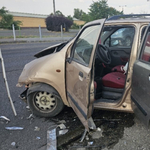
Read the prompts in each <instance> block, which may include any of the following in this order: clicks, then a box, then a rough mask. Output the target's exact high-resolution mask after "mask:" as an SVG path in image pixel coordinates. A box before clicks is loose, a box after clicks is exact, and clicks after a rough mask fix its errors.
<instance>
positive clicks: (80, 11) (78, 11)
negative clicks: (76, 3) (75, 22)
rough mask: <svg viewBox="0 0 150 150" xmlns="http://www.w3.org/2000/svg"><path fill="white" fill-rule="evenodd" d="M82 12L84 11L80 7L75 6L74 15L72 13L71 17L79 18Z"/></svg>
mask: <svg viewBox="0 0 150 150" xmlns="http://www.w3.org/2000/svg"><path fill="white" fill-rule="evenodd" d="M83 13H84V12H83V11H82V10H81V9H79V8H75V9H74V15H73V17H74V18H77V19H79V20H81V19H82V15H83Z"/></svg>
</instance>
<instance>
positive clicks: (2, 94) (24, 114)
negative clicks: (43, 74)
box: [0, 40, 150, 150]
mask: <svg viewBox="0 0 150 150" xmlns="http://www.w3.org/2000/svg"><path fill="white" fill-rule="evenodd" d="M59 42H60V41H59V40H57V41H48V42H46V41H44V42H38V41H36V42H31V41H30V42H27V43H11V44H10V43H7V44H6V43H3V44H1V45H0V48H1V50H2V55H3V58H4V63H5V68H6V75H7V80H8V84H9V87H10V93H11V96H12V100H13V103H14V105H15V108H16V111H17V116H16V117H15V116H14V114H13V111H12V108H11V105H10V102H9V99H8V97H7V92H6V88H5V83H4V79H3V76H2V68H1V65H0V116H6V117H7V118H9V119H10V122H6V121H3V120H2V119H0V150H13V149H18V150H46V145H47V131H48V130H50V129H51V128H52V127H53V126H54V125H55V123H54V122H53V121H54V119H55V120H58V121H60V120H65V121H66V122H67V123H68V126H69V124H71V123H72V130H73V131H76V130H78V128H77V127H78V126H81V127H83V126H82V124H81V123H80V122H79V121H78V123H77V120H78V118H77V117H76V115H75V114H73V115H71V114H72V113H73V111H72V110H71V111H70V110H69V111H70V112H68V111H63V112H61V114H60V115H59V116H58V117H54V118H53V119H51V118H47V119H46V118H39V117H33V118H32V117H31V118H28V117H29V116H30V115H31V112H30V111H29V110H28V109H27V108H26V106H27V105H26V103H25V102H23V101H22V100H20V98H19V97H18V95H19V94H20V93H21V92H22V91H23V90H24V89H25V88H24V87H21V88H18V87H16V84H17V81H18V77H19V75H20V73H21V71H22V69H23V67H24V65H25V64H26V63H28V62H30V61H31V60H33V59H35V58H34V54H35V53H37V52H39V51H41V50H42V49H44V48H46V47H48V46H51V45H54V44H57V43H59ZM96 115H97V118H95V119H100V120H107V119H108V120H109V119H110V118H112V120H113V119H116V118H117V117H119V116H120V117H119V120H120V121H118V122H117V125H115V126H114V127H113V126H112V123H113V121H110V122H109V121H107V122H103V121H102V122H100V123H99V125H98V126H97V127H99V128H100V129H101V130H100V132H99V133H100V135H99V139H96V140H97V141H96V140H94V139H90V140H87V139H86V141H85V142H84V143H83V144H82V143H80V142H79V139H76V141H74V143H72V144H70V146H69V147H67V149H70V150H86V149H92V150H94V149H99V150H100V149H104V150H108V149H109V150H149V149H150V140H149V138H150V130H147V129H146V128H145V126H143V124H141V123H140V122H138V121H135V123H133V118H134V117H133V115H132V114H127V115H126V114H124V113H115V112H107V111H97V113H96ZM96 115H95V116H96ZM95 116H94V117H95ZM115 117H116V118H115ZM106 118H107V119H106ZM110 120H111V119H110ZM76 123H77V124H76ZM102 123H103V124H102ZM109 125H111V126H109ZM13 126H14V127H22V128H23V130H16V131H12V130H6V129H5V127H13ZM106 128H107V129H106ZM37 129H38V130H37ZM68 129H69V128H68ZM82 129H83V128H82ZM78 132H79V134H78V135H77V136H78V138H79V135H81V133H82V130H78ZM76 133H77V132H76ZM71 136H73V135H71ZM96 136H97V135H96ZM91 143H93V144H91ZM95 143H96V144H99V143H100V144H101V143H102V144H101V145H102V146H101V147H98V148H95V147H94V146H95ZM105 143H106V144H105ZM85 144H87V145H88V144H91V145H90V146H89V145H88V146H89V147H88V146H87V145H85ZM67 149H65V150H67Z"/></svg>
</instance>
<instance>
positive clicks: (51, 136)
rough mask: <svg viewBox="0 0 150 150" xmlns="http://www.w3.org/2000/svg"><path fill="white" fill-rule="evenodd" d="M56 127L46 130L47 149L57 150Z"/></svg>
mask: <svg viewBox="0 0 150 150" xmlns="http://www.w3.org/2000/svg"><path fill="white" fill-rule="evenodd" d="M56 146H57V143H56V128H54V129H52V130H48V131H47V150H57V147H56Z"/></svg>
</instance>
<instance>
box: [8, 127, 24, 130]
mask: <svg viewBox="0 0 150 150" xmlns="http://www.w3.org/2000/svg"><path fill="white" fill-rule="evenodd" d="M5 129H6V130H23V127H5Z"/></svg>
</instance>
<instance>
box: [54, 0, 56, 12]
mask: <svg viewBox="0 0 150 150" xmlns="http://www.w3.org/2000/svg"><path fill="white" fill-rule="evenodd" d="M53 9H54V15H55V14H56V13H55V0H53Z"/></svg>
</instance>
